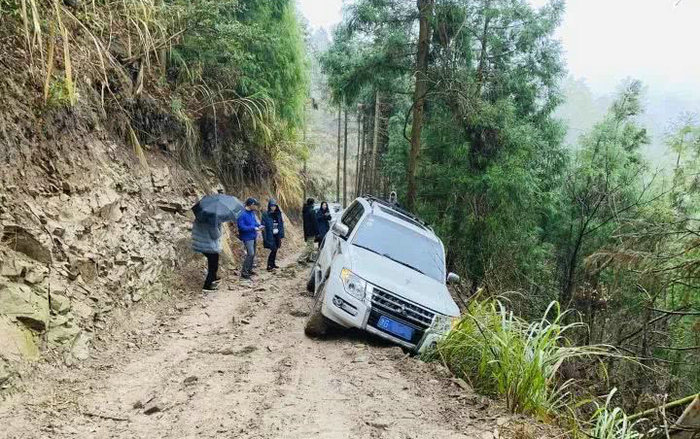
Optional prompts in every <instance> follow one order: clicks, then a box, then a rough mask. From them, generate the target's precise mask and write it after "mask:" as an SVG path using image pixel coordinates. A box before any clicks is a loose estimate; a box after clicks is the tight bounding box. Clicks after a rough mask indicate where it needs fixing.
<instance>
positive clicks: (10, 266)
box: [0, 258, 25, 279]
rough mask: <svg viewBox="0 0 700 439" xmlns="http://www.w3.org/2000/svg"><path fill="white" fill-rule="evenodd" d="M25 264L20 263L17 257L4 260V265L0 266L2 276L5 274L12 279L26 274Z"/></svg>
mask: <svg viewBox="0 0 700 439" xmlns="http://www.w3.org/2000/svg"><path fill="white" fill-rule="evenodd" d="M24 271H25V266H24V265H23V264H20V263H19V262H18V261H17V259H14V258H8V260H6V261H3V262H2V267H0V276H5V277H8V278H10V279H17V278H19V277H21V276H22V275H23V274H24Z"/></svg>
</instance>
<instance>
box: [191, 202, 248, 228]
mask: <svg viewBox="0 0 700 439" xmlns="http://www.w3.org/2000/svg"><path fill="white" fill-rule="evenodd" d="M192 211H193V212H194V216H195V218H197V221H200V222H203V223H207V224H214V225H216V224H219V223H225V222H228V221H235V220H236V218H238V214H239V213H241V211H243V203H241V202H240V200H239V199H238V198H236V197H234V196H232V195H224V194H214V195H206V196H205V197H203V198H202V199H201V200H199V201H198V202H197V204H195V205H194V206H192Z"/></svg>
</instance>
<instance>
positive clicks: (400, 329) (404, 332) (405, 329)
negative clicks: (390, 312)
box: [377, 316, 413, 341]
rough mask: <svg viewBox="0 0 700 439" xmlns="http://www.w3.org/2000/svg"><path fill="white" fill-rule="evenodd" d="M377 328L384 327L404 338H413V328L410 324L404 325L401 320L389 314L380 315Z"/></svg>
mask: <svg viewBox="0 0 700 439" xmlns="http://www.w3.org/2000/svg"><path fill="white" fill-rule="evenodd" d="M377 328H379V329H382V330H384V331H386V332H388V333H390V334H393V335H396V336H398V337H401V338H403V339H404V340H407V341H411V339H412V338H413V328H411V327H410V326H408V325H404V324H403V323H401V322H397V321H396V320H392V319H390V318H389V317H387V316H380V317H379V321H378V322H377Z"/></svg>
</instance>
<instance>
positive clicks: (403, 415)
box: [0, 263, 512, 438]
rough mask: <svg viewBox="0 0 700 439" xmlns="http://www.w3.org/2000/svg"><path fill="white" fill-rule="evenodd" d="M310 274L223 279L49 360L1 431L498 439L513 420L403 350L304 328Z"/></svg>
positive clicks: (16, 400) (15, 401)
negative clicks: (80, 350)
mask: <svg viewBox="0 0 700 439" xmlns="http://www.w3.org/2000/svg"><path fill="white" fill-rule="evenodd" d="M305 274H306V269H305V268H301V267H298V266H297V265H296V264H294V263H291V264H290V265H289V267H288V268H286V269H283V270H282V271H281V272H279V273H277V274H275V275H274V276H273V275H270V274H268V273H265V274H263V275H261V276H260V279H259V281H257V282H255V283H247V282H240V281H238V280H237V279H235V278H226V279H224V282H223V285H222V289H221V290H220V291H218V292H216V293H213V294H210V295H207V296H205V297H200V296H198V295H197V296H196V297H192V298H191V299H190V301H189V302H188V303H187V304H186V305H182V304H179V305H178V307H177V309H174V308H173V309H171V311H170V312H169V313H168V314H166V315H164V316H162V317H159V318H154V317H152V316H151V317H148V316H146V315H144V316H142V317H143V318H134V319H133V321H132V322H131V323H132V324H133V325H136V327H135V328H134V329H132V330H130V331H127V332H124V333H122V334H115V335H114V338H115V340H114V341H110V342H109V343H107V344H106V345H105V348H104V349H103V350H102V351H101V352H97V353H95V355H94V357H95V358H93V359H91V360H88V361H87V362H86V363H84V364H81V365H77V366H74V367H71V368H66V367H57V366H52V365H49V364H47V363H44V364H42V365H40V366H39V369H38V370H37V371H36V372H35V373H34V374H33V377H32V380H33V381H32V382H33V384H31V385H28V386H27V388H26V389H24V391H23V392H21V393H18V394H16V395H14V396H12V397H10V398H9V399H7V400H6V401H4V402H2V403H0V420H2V423H1V426H0V437H9V438H25V437H52V438H65V437H72V438H83V437H119V438H134V437H141V438H156V437H168V438H180V437H232V438H312V437H322V438H467V437H469V438H473V437H475V438H491V437H496V433H495V432H496V431H497V430H498V428H499V426H501V425H503V424H504V423H506V422H510V421H512V419H510V418H509V417H507V416H502V412H501V411H500V410H499V409H498V408H497V407H493V406H489V404H488V402H487V401H486V400H485V399H483V398H481V397H478V396H476V395H473V394H469V393H468V392H465V391H464V390H462V389H460V388H459V387H458V386H456V385H455V383H454V382H452V381H451V380H450V378H449V377H448V376H447V374H446V373H445V371H444V370H442V369H441V368H440V367H439V366H435V365H430V364H425V363H422V362H421V361H419V360H418V359H416V358H412V357H408V356H406V355H405V354H404V353H403V352H402V351H401V350H400V349H399V348H397V347H392V346H389V345H386V344H383V343H382V342H381V341H379V340H376V339H371V338H368V337H366V336H365V335H363V334H358V333H347V332H341V333H338V334H335V335H333V336H331V337H330V338H328V339H325V340H312V339H309V338H307V337H306V336H305V335H304V332H303V326H304V322H305V316H306V315H307V314H308V310H309V306H310V305H311V298H310V297H309V296H308V295H307V294H306V292H305V290H304V282H305Z"/></svg>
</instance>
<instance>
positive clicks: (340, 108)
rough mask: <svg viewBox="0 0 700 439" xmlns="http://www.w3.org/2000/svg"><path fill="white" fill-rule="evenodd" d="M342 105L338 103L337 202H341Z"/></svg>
mask: <svg viewBox="0 0 700 439" xmlns="http://www.w3.org/2000/svg"><path fill="white" fill-rule="evenodd" d="M341 115H342V106H341V105H338V154H337V156H336V171H335V202H336V203H340V134H341V132H340V129H341V128H342V120H341V117H340V116H341Z"/></svg>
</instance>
